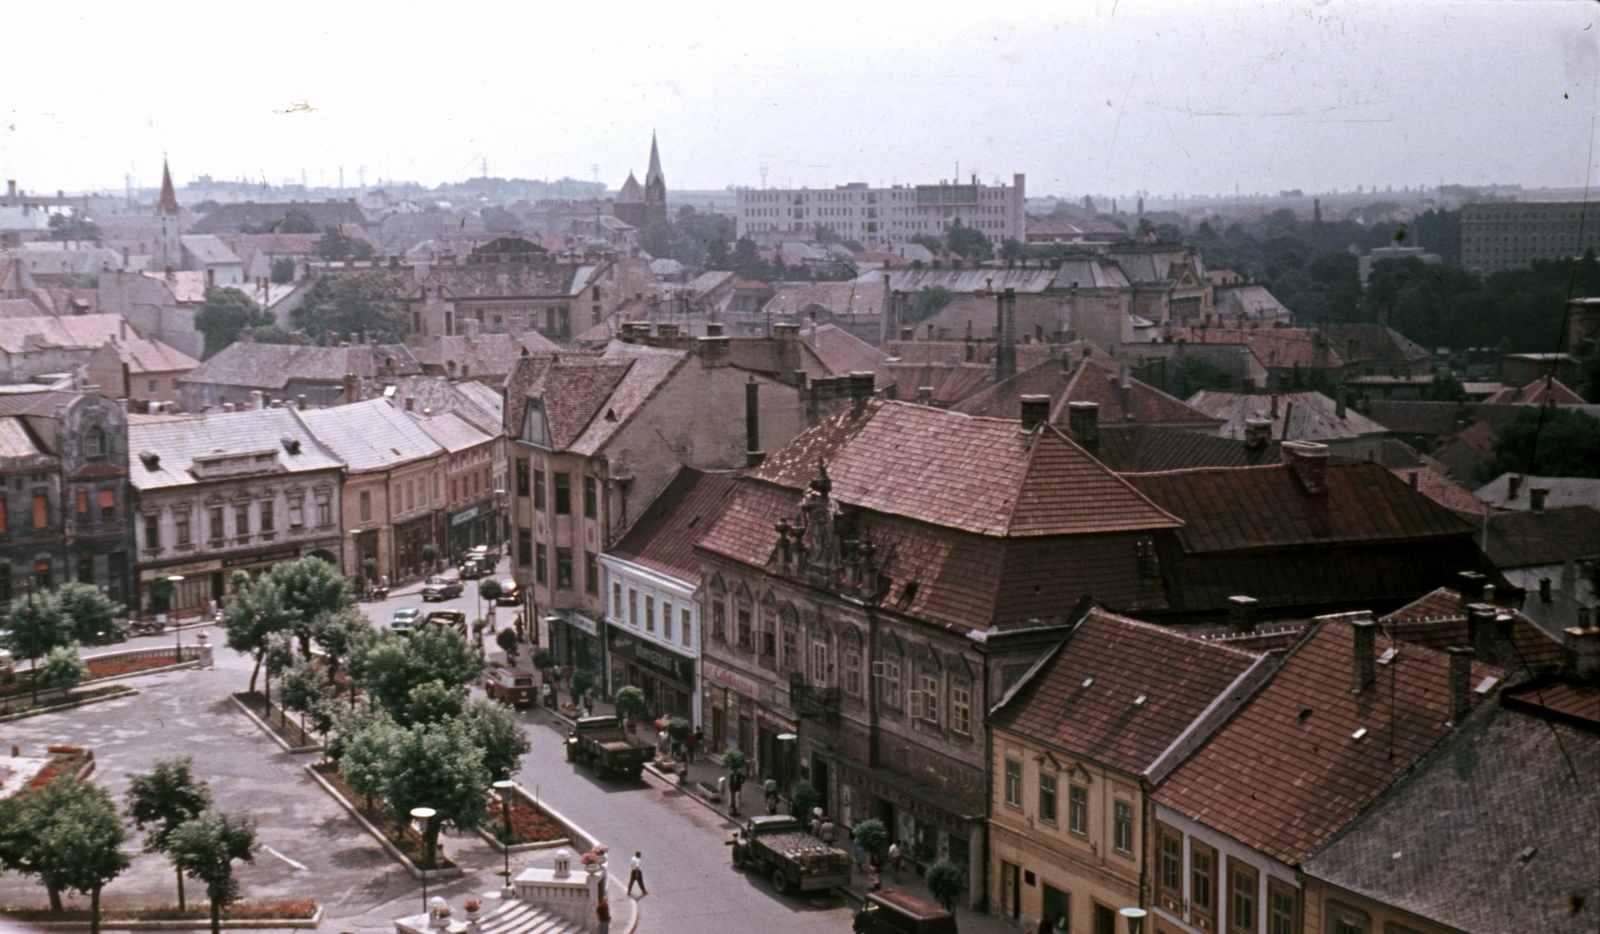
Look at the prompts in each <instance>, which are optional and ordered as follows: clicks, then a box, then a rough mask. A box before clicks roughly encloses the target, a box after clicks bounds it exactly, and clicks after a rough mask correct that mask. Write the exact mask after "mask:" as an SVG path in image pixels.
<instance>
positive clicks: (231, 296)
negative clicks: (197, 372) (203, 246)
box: [194, 286, 277, 358]
mask: <svg viewBox="0 0 1600 934" xmlns="http://www.w3.org/2000/svg"><path fill="white" fill-rule="evenodd" d="M276 320H277V318H276V316H274V315H273V314H272V312H270V311H263V310H262V309H261V306H259V305H257V304H256V303H255V302H254V301H251V299H250V296H248V295H246V294H244V293H243V292H241V291H239V290H238V289H235V288H232V287H228V286H224V287H222V288H213V289H207V290H206V301H205V304H203V305H201V306H200V311H199V312H198V313H197V314H196V315H195V316H194V326H195V330H197V331H199V332H200V333H201V334H204V335H205V338H206V341H205V348H204V349H203V350H202V351H201V353H200V355H201V357H202V358H207V357H210V356H211V355H212V354H215V353H216V352H217V351H219V350H221V349H222V348H224V347H226V346H228V345H229V344H231V343H233V342H234V341H236V340H238V339H239V332H241V331H243V330H244V329H245V328H246V327H250V328H260V327H266V326H267V325H269V324H272V323H273V322H275V321H276Z"/></svg>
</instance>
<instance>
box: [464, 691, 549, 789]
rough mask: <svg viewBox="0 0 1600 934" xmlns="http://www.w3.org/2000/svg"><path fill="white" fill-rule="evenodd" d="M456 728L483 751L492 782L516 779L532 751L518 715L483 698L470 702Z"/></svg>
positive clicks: (484, 764)
mask: <svg viewBox="0 0 1600 934" xmlns="http://www.w3.org/2000/svg"><path fill="white" fill-rule="evenodd" d="M455 726H456V727H457V728H458V729H460V730H462V731H464V732H465V733H466V734H467V736H468V737H469V738H470V739H471V740H472V743H473V745H475V746H477V747H478V748H479V749H481V750H483V767H484V768H485V769H488V770H489V778H490V779H491V780H492V781H501V780H503V779H507V778H510V777H511V776H513V775H515V774H516V773H517V769H518V768H520V767H521V764H522V757H523V756H525V755H527V753H528V750H529V749H531V748H532V746H531V745H530V744H529V742H528V731H527V730H524V729H523V728H522V724H521V723H519V722H517V715H516V712H515V711H513V710H512V709H511V708H510V707H507V706H506V705H505V704H502V703H500V702H499V701H493V700H489V699H488V698H483V697H479V698H475V699H473V700H472V701H469V702H468V703H467V705H466V707H465V709H463V710H462V712H461V715H460V716H458V717H456V719H455Z"/></svg>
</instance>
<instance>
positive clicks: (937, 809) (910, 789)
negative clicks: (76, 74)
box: [834, 756, 984, 832]
mask: <svg viewBox="0 0 1600 934" xmlns="http://www.w3.org/2000/svg"><path fill="white" fill-rule="evenodd" d="M834 762H835V763H836V764H837V765H838V766H839V769H840V771H841V774H840V779H841V780H842V781H846V782H849V783H851V784H853V785H857V786H859V787H860V788H861V789H862V790H863V791H866V792H868V793H870V794H874V795H877V796H878V797H880V798H885V799H887V800H889V801H891V802H892V803H893V804H894V805H895V806H896V807H900V808H905V809H908V810H910V811H911V812H912V813H914V814H917V815H919V816H922V817H925V818H927V819H929V820H932V821H934V822H936V823H942V824H945V825H947V829H950V830H959V831H963V832H964V828H962V827H961V826H960V824H961V823H962V822H966V821H981V820H983V819H984V813H983V808H982V807H981V806H979V805H973V804H967V803H966V802H964V801H960V800H958V799H956V798H952V797H950V796H949V795H947V794H945V793H944V792H942V791H938V790H936V789H934V788H930V787H929V786H927V785H924V784H922V783H921V782H918V781H916V780H915V779H912V778H910V777H908V776H905V775H901V774H900V773H899V772H893V771H890V770H889V769H883V768H878V767H877V766H872V765H868V764H866V763H865V762H859V761H857V760H855V759H849V758H846V757H844V756H835V757H834ZM852 772H854V773H855V774H854V775H852V774H851V773H852Z"/></svg>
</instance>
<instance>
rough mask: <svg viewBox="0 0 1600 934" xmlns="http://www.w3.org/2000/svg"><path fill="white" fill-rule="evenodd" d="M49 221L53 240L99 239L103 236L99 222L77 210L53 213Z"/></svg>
mask: <svg viewBox="0 0 1600 934" xmlns="http://www.w3.org/2000/svg"><path fill="white" fill-rule="evenodd" d="M49 223H50V239H51V240H99V239H100V238H101V237H102V236H103V234H101V233H100V225H99V224H96V223H95V222H94V221H92V220H90V219H89V217H88V215H86V214H79V213H78V212H77V211H73V212H72V213H71V214H52V215H50V221H49Z"/></svg>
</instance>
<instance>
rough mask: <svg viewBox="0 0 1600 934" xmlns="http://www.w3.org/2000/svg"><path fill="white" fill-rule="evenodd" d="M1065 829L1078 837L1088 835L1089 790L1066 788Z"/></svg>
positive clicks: (1075, 786)
mask: <svg viewBox="0 0 1600 934" xmlns="http://www.w3.org/2000/svg"><path fill="white" fill-rule="evenodd" d="M1067 829H1068V830H1070V831H1072V832H1073V833H1075V834H1077V835H1078V836H1080V837H1081V836H1087V835H1088V833H1089V789H1087V788H1085V787H1083V786H1082V785H1068V786H1067Z"/></svg>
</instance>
